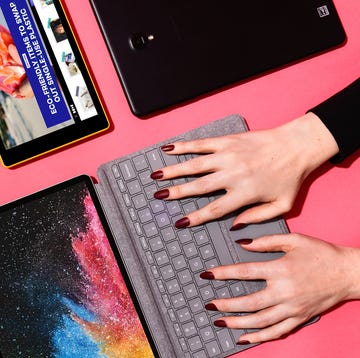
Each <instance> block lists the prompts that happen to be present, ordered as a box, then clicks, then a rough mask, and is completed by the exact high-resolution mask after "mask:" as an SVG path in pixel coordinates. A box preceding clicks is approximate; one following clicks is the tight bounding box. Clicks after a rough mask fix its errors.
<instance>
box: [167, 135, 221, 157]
mask: <svg viewBox="0 0 360 358" xmlns="http://www.w3.org/2000/svg"><path fill="white" fill-rule="evenodd" d="M223 143H224V139H223V137H213V138H203V139H196V140H191V141H186V142H175V143H169V144H166V145H164V146H162V147H161V148H162V149H163V150H164V151H165V152H166V153H168V154H186V153H194V154H205V153H213V152H215V151H216V150H219V149H220V148H222V147H223Z"/></svg>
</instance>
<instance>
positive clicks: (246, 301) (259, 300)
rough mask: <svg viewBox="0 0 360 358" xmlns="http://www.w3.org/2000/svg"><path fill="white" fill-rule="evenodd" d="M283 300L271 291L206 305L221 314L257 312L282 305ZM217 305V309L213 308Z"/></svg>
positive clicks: (213, 301)
mask: <svg viewBox="0 0 360 358" xmlns="http://www.w3.org/2000/svg"><path fill="white" fill-rule="evenodd" d="M281 300H282V298H281V297H279V296H277V295H274V292H273V291H272V290H271V289H268V288H265V289H263V290H260V291H257V292H254V293H251V294H249V295H246V296H239V297H232V298H223V299H216V300H212V301H211V302H209V303H207V304H206V305H205V308H206V309H208V310H213V311H214V310H215V311H219V312H229V313H232V312H243V313H244V312H257V311H260V310H264V309H267V308H269V307H272V306H275V305H277V304H280V303H281ZM213 305H215V307H216V309H215V307H214V306H213Z"/></svg>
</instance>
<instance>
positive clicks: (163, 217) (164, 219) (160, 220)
mask: <svg viewBox="0 0 360 358" xmlns="http://www.w3.org/2000/svg"><path fill="white" fill-rule="evenodd" d="M155 220H156V223H157V224H158V226H159V228H163V227H165V226H168V225H170V219H169V217H168V215H167V213H161V214H159V215H156V216H155Z"/></svg>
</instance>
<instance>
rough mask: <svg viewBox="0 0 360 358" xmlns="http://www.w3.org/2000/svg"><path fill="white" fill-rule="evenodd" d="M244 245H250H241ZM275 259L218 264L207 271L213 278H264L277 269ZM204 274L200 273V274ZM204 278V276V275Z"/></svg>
mask: <svg viewBox="0 0 360 358" xmlns="http://www.w3.org/2000/svg"><path fill="white" fill-rule="evenodd" d="M243 246H244V247H245V246H246V247H247V246H250V245H243ZM277 266H278V265H277V261H276V260H272V261H263V262H242V263H237V264H233V265H226V266H218V267H214V268H212V269H211V270H210V271H207V273H208V274H209V273H210V274H211V275H212V276H211V277H210V278H211V279H213V280H266V279H267V277H268V276H269V275H271V276H273V275H274V272H275V273H276V272H277V271H278V268H277ZM200 276H201V277H202V276H206V274H204V273H202V274H201V275H200ZM204 278H206V277H204Z"/></svg>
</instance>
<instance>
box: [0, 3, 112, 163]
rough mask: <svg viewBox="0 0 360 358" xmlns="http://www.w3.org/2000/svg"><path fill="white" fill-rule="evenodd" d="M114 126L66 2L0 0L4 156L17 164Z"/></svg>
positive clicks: (0, 111)
mask: <svg viewBox="0 0 360 358" xmlns="http://www.w3.org/2000/svg"><path fill="white" fill-rule="evenodd" d="M108 127H109V121H108V119H107V115H106V111H105V108H104V105H103V103H102V101H101V98H100V95H99V91H98V89H97V87H96V84H95V82H94V80H93V78H92V75H91V72H90V70H89V67H88V64H87V62H86V59H85V56H84V54H83V51H82V50H81V47H80V46H79V42H78V39H77V38H76V35H75V33H74V31H73V29H72V26H71V24H70V21H69V19H68V16H67V14H66V9H65V8H64V6H63V4H62V1H61V0H16V1H7V0H5V1H2V2H1V4H0V155H1V159H2V163H3V165H5V166H6V167H12V166H14V165H17V164H19V163H23V162H25V161H27V160H29V159H32V158H35V157H38V156H40V155H43V154H44V153H48V152H50V151H53V150H55V149H58V148H61V147H63V146H66V145H69V144H70V143H74V142H76V141H78V140H81V139H83V138H87V137H89V136H91V135H94V134H96V133H99V132H101V131H104V130H106V129H107V128H108Z"/></svg>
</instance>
